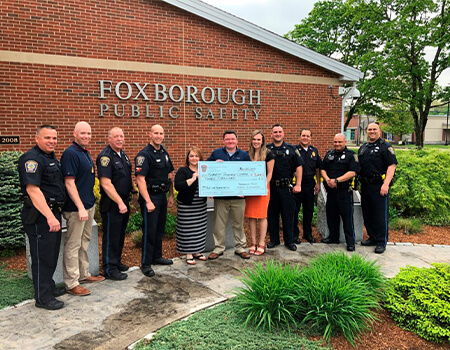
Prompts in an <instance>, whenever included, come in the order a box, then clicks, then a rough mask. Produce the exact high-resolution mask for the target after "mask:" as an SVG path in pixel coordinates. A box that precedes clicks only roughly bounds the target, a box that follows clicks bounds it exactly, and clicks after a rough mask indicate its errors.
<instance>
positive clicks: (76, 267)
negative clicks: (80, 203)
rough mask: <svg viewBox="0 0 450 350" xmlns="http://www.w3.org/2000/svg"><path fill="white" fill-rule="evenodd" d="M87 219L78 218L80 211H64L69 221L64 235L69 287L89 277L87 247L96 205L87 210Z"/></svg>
mask: <svg viewBox="0 0 450 350" xmlns="http://www.w3.org/2000/svg"><path fill="white" fill-rule="evenodd" d="M87 212H88V215H89V216H88V219H87V221H80V220H79V219H78V211H65V212H63V216H64V219H66V221H67V231H66V232H64V233H63V237H64V257H63V277H64V283H65V284H66V288H67V289H72V288H74V287H76V286H78V285H79V284H80V283H79V280H83V279H85V278H87V277H89V276H90V275H91V274H90V273H89V259H88V255H87V249H88V246H89V242H90V241H91V234H92V221H93V219H94V213H95V205H94V206H93V207H92V208H90V209H88V210H87Z"/></svg>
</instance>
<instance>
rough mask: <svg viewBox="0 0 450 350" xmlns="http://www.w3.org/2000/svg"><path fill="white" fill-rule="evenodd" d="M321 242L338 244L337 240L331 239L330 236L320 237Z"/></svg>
mask: <svg viewBox="0 0 450 350" xmlns="http://www.w3.org/2000/svg"><path fill="white" fill-rule="evenodd" d="M322 243H325V244H339V240H337V241H336V240H334V239H331V238H330V237H327V238H324V239H322Z"/></svg>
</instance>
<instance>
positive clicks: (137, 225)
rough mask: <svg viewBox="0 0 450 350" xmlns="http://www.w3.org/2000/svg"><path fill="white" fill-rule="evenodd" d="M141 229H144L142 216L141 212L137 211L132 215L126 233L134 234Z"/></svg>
mask: <svg viewBox="0 0 450 350" xmlns="http://www.w3.org/2000/svg"><path fill="white" fill-rule="evenodd" d="M141 229H142V215H141V212H140V211H137V212H135V213H134V214H131V215H130V218H129V219H128V224H127V228H126V230H125V232H126V233H132V232H134V231H137V230H141Z"/></svg>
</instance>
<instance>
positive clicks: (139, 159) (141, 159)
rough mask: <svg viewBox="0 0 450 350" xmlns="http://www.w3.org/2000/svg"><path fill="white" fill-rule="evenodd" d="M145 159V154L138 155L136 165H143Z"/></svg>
mask: <svg viewBox="0 0 450 350" xmlns="http://www.w3.org/2000/svg"><path fill="white" fill-rule="evenodd" d="M144 160H145V157H143V156H139V157H136V166H142V164H144Z"/></svg>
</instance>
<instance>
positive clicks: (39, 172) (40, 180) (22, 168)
mask: <svg viewBox="0 0 450 350" xmlns="http://www.w3.org/2000/svg"><path fill="white" fill-rule="evenodd" d="M18 170H19V179H20V187H21V189H22V193H23V194H24V195H26V196H27V195H28V193H27V191H26V185H28V184H31V185H36V186H38V187H39V188H40V190H41V191H42V193H43V194H44V197H45V198H46V199H47V200H48V199H50V198H53V199H55V200H56V201H57V202H64V200H65V198H66V189H65V187H64V180H63V176H62V172H61V165H60V163H59V162H58V159H56V157H55V153H54V152H52V153H50V154H47V153H45V152H44V151H42V150H41V149H40V148H39V147H38V146H35V147H33V148H32V149H30V150H29V151H28V152H26V153H25V154H23V155H22V156H21V157H20V158H19V165H18Z"/></svg>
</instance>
